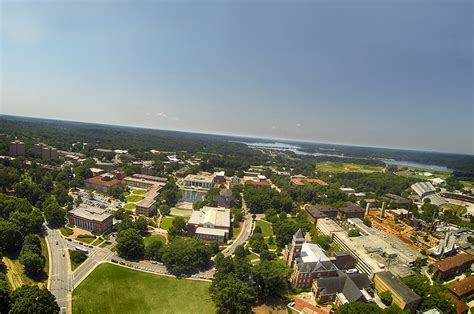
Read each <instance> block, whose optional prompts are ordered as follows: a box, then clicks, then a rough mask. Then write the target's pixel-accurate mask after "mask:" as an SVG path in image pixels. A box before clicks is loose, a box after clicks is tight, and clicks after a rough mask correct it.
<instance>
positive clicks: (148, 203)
mask: <svg viewBox="0 0 474 314" xmlns="http://www.w3.org/2000/svg"><path fill="white" fill-rule="evenodd" d="M163 186H164V184H163V183H161V184H160V183H156V184H154V185H153V186H152V187H151V188H150V189H149V190H148V191H147V192H146V193H145V194H144V195H143V199H142V200H141V201H139V202H138V203H137V206H136V208H135V213H136V214H137V215H143V216H146V217H150V216H153V215H154V214H155V213H156V209H157V207H158V205H157V204H158V202H157V200H158V198H159V196H160V190H161V189H162V188H163Z"/></svg>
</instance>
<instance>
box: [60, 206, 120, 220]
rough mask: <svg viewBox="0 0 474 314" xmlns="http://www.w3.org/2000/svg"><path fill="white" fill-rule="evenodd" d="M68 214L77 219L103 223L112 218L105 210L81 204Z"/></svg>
mask: <svg viewBox="0 0 474 314" xmlns="http://www.w3.org/2000/svg"><path fill="white" fill-rule="evenodd" d="M69 213H70V214H74V215H75V216H77V217H82V218H85V219H88V220H95V221H98V222H103V221H104V220H106V219H107V218H109V217H111V216H112V214H111V213H109V212H108V211H107V209H102V208H100V207H95V206H89V205H86V204H81V205H80V206H79V207H77V208H75V209H73V210H71V211H69Z"/></svg>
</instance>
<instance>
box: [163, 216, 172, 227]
mask: <svg viewBox="0 0 474 314" xmlns="http://www.w3.org/2000/svg"><path fill="white" fill-rule="evenodd" d="M173 220H174V217H172V216H166V217H163V218H161V224H160V228H161V229H165V230H168V229H169V228H170V227H171V224H172V223H173Z"/></svg>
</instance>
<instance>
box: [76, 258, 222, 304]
mask: <svg viewBox="0 0 474 314" xmlns="http://www.w3.org/2000/svg"><path fill="white" fill-rule="evenodd" d="M210 284H211V283H210V282H203V281H197V280H188V279H176V278H174V277H168V276H160V275H155V274H150V273H145V272H140V271H137V270H132V269H128V268H125V267H121V266H117V265H112V264H109V263H104V264H100V265H99V266H97V268H96V269H94V271H93V272H92V273H90V274H89V276H88V277H87V278H85V279H84V281H83V282H82V283H81V284H80V285H79V286H78V287H77V288H76V289H75V290H74V292H73V295H72V312H73V313H90V312H91V309H100V311H99V312H101V313H215V311H216V309H215V307H214V303H213V302H212V300H211V297H210V295H209V292H208V289H209V286H210Z"/></svg>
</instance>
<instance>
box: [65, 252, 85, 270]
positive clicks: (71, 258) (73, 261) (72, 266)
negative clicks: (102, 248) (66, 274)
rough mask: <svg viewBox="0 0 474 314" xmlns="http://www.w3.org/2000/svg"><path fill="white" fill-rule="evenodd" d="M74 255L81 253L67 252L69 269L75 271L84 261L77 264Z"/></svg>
mask: <svg viewBox="0 0 474 314" xmlns="http://www.w3.org/2000/svg"><path fill="white" fill-rule="evenodd" d="M75 254H81V252H78V251H73V250H69V261H70V262H71V269H72V270H75V269H76V268H77V267H79V266H80V265H81V264H82V263H84V262H85V260H84V261H82V262H79V263H77V262H76V261H75V260H74V258H73V255H75Z"/></svg>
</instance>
